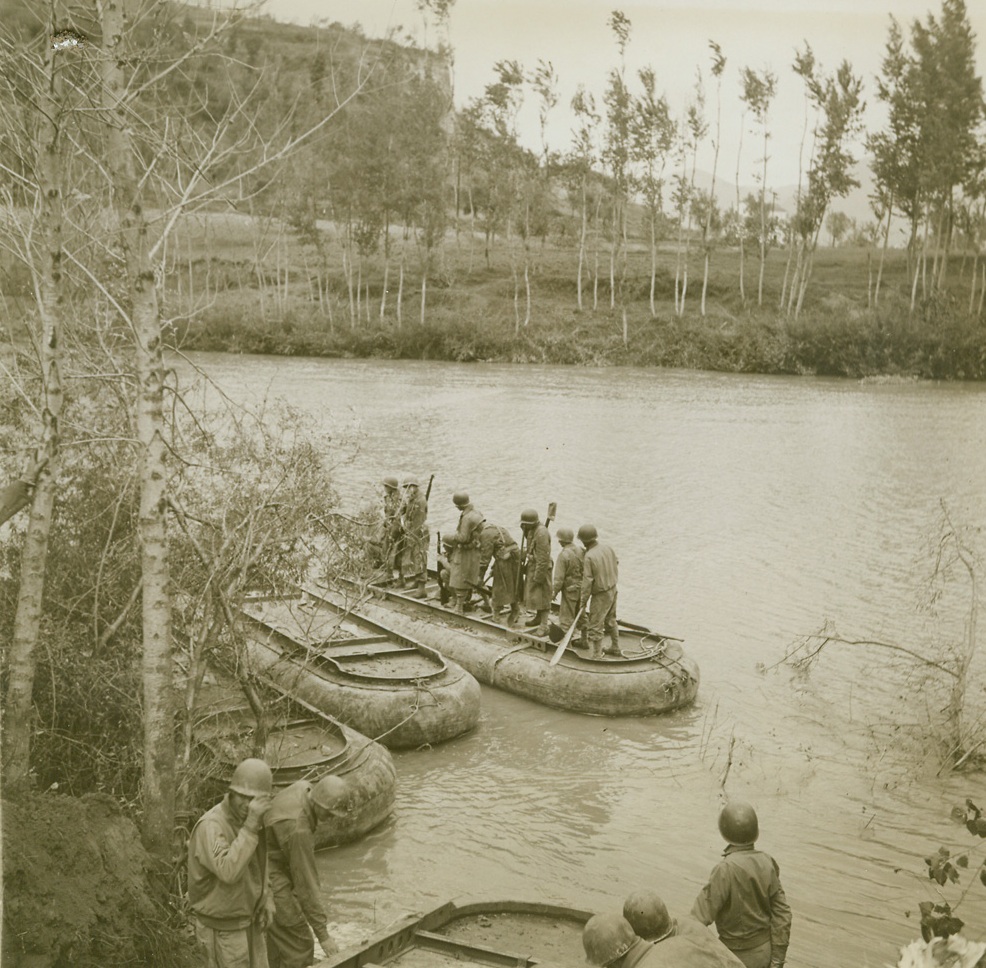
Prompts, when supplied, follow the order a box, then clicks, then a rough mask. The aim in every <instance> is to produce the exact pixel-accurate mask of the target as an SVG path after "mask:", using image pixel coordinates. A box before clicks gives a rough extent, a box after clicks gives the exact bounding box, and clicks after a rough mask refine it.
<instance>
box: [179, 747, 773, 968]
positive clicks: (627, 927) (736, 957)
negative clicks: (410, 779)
mask: <svg viewBox="0 0 986 968" xmlns="http://www.w3.org/2000/svg"><path fill="white" fill-rule="evenodd" d="M272 780H273V777H272V775H271V770H270V767H269V766H268V765H267V764H266V763H265V762H264V761H263V760H259V759H252V758H251V759H246V760H243V761H242V762H241V763H240V764H239V765H238V766H237V767H236V770H235V771H234V772H233V776H232V779H231V780H230V785H229V790H228V792H227V793H226V795H225V797H224V798H223V799H222V800H221V801H220V802H219V803H217V804H216V805H215V806H214V807H212V808H211V809H210V810H208V811H206V813H205V814H203V815H202V817H201V818H200V819H199V821H198V823H196V825H195V827H194V828H193V830H192V833H191V836H190V837H189V842H188V900H189V905H190V907H191V912H192V917H193V921H194V925H195V937H196V942H197V946H198V955H199V964H200V965H201V968H306V966H309V965H311V964H312V963H313V961H314V960H315V942H316V941H317V942H318V945H319V947H320V948H321V949H322V953H323V954H325V955H326V956H328V955H331V954H333V953H335V952H336V951H337V950H338V949H337V947H336V945H335V943H334V942H333V941H332V939H331V938H330V936H329V933H328V930H327V921H326V913H325V907H324V903H323V901H322V896H321V893H322V892H321V886H320V884H319V878H318V872H317V870H316V867H315V857H314V846H315V832H316V830H317V828H318V826H319V825H320V824H331V823H333V822H334V821H335V822H339V820H340V819H341V818H344V817H345V816H346V815H347V813H348V810H349V809H350V803H349V801H350V799H351V791H350V790H349V788H348V785H347V783H346V781H345V780H344V779H342V778H341V777H339V776H335V775H332V774H329V775H327V776H323V777H322V778H321V779H320V780H319V781H318V782H317V783H314V784H312V783H309V782H308V781H306V780H298V781H297V782H295V783H293V784H291V785H290V786H288V787H286V788H284V789H283V790H280V791H279V792H277V793H276V794H275V793H274V790H273V782H272ZM719 831H720V833H721V834H722V837H723V839H724V840H725V841H726V844H727V846H726V849H725V851H724V852H723V858H722V860H721V861H720V862H719V863H718V864H716V866H715V867H714V868H713V870H712V872H711V874H710V875H709V879H708V882H707V883H706V884H705V886H704V887H703V888H702V889H701V891H700V892H699V894H698V896H697V897H696V899H695V903H694V904H693V905H692V909H691V912H690V914H689V916H688V917H680V918H673V917H671V915H670V914H669V912H668V909H667V907H666V906H665V904H664V902H663V900H662V899H661V897H660V896H659V895H657V894H656V893H654V892H652V891H643V892H637V893H635V894H631V895H630V896H629V897H628V898H627V899H626V901H625V903H624V905H623V911H622V913H621V914H619V913H616V912H615V911H614V912H611V913H610V912H607V913H602V914H596V915H594V916H593V917H591V918H589V920H588V921H587V922H586V924H585V927H584V929H583V932H582V944H583V947H584V949H585V954H586V961H587V962H588V964H589V965H592V966H595V968H783V966H784V961H785V957H786V955H787V948H788V943H789V940H790V934H791V908H790V906H789V905H788V903H787V899H786V897H785V895H784V889H783V887H782V886H781V881H780V869H779V868H778V865H777V862H776V861H775V860H774V858H773V857H771V856H770V854H768V853H766V852H764V851H762V850H758V849H757V846H756V841H757V839H758V837H759V833H760V831H759V822H758V819H757V814H756V811H755V810H754V809H753V807H752V806H751V805H750V804H748V803H743V802H740V801H731V802H729V803H727V804H726V806H725V807H723V809H722V811H721V812H720V814H719ZM712 924H714V925H715V928H716V931H715V935H713V934H712V932H710V931H709V930H708V929H707V927H708V926H709V925H712Z"/></svg>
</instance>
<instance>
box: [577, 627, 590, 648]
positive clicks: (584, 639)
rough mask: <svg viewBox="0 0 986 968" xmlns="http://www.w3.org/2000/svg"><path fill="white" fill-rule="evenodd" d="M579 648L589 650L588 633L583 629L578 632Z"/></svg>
mask: <svg viewBox="0 0 986 968" xmlns="http://www.w3.org/2000/svg"><path fill="white" fill-rule="evenodd" d="M579 648H580V649H588V648H589V633H588V632H586V630H585V629H582V631H581V632H579Z"/></svg>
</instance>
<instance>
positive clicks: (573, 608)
mask: <svg viewBox="0 0 986 968" xmlns="http://www.w3.org/2000/svg"><path fill="white" fill-rule="evenodd" d="M556 537H557V538H558V544H560V545H561V551H559V552H558V559H557V561H555V571H554V575H553V576H552V584H551V589H552V592H553V593H554V595H559V596H560V598H559V599H558V625H559V629H560V631H561V633H562V634H561V635H559V637H558V638H559V641H560V640H561V639H562V638H563V637H564V633H565V632H567V631H568V630H569V629H570V628H571V626H572V622H574V621H575V617H576V616H577V615H578V613H579V598H580V597H581V595H582V559H583V558H584V557H585V549H583V548H580V547H579V546H578V545H577V544H576V543H575V532H574V531H573V530H572V529H571V528H559V529H558V532H557V534H556ZM579 628H580V629H581V633H580V640H579V645H580V646H582V647H583V648H585V647H586V646H587V645H588V644H589V640H588V638H587V637H586V631H585V620H584V618H581V619H579Z"/></svg>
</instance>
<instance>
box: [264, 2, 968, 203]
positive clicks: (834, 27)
mask: <svg viewBox="0 0 986 968" xmlns="http://www.w3.org/2000/svg"><path fill="white" fill-rule="evenodd" d="M967 7H968V9H969V18H970V21H971V23H972V26H973V30H974V31H975V32H976V35H977V38H978V42H977V53H978V63H979V72H980V75H981V76H982V75H983V74H986V52H984V50H983V44H984V39H983V38H984V37H986V0H971V2H970V0H967ZM614 9H619V10H622V11H623V12H624V13H625V14H626V15H627V16H628V17H629V18H630V21H631V24H632V28H631V38H630V44H629V47H628V49H627V66H628V69H629V70H628V73H629V72H631V71H632V72H635V71H636V70H637V69H638V68H639V67H642V66H646V65H650V66H652V67H653V68H654V69H655V71H656V73H657V78H658V89H659V90H660V91H663V92H664V93H665V94H666V95H667V97H668V100H669V103H670V104H671V106H672V109H673V110H674V111H675V112H676V113H680V112H682V111H683V109H684V107H685V105H686V103H687V100H688V98H689V97H690V96H691V94H692V91H693V90H694V84H695V78H696V71H697V70H698V69H699V68H701V70H702V74H703V80H704V84H705V90H706V115H707V118H708V120H709V123H710V130H712V131H714V124H715V88H714V87H713V82H712V77H711V74H710V72H709V66H710V63H711V60H710V55H709V48H708V42H709V40H710V39H711V40H715V41H717V42H718V43H719V44H720V46H721V47H722V50H723V53H724V54H725V56H726V58H727V66H726V73H725V75H724V78H723V94H722V103H723V110H722V152H721V153H720V160H719V177H720V179H723V178H725V179H726V180H727V181H731V180H732V178H733V176H734V173H735V170H736V164H737V147H738V145H739V134H740V130H741V127H742V125H741V104H740V101H739V86H738V77H739V72H740V70H741V69H742V68H743V67H751V68H753V69H754V70H757V71H762V70H764V69H769V70H771V71H772V72H773V73H774V74H775V75H776V76H777V95H776V97H775V99H774V102H773V106H772V109H771V122H770V123H771V128H772V131H773V137H772V141H771V147H770V160H769V162H768V182H770V183H772V184H774V185H778V186H779V185H783V184H793V183H794V182H796V181H797V171H798V145H799V143H800V140H801V133H802V129H803V125H804V101H803V96H802V87H801V81H800V79H799V78H798V77H797V76H796V75H795V74H794V73H793V72H792V70H791V63H792V60H793V56H794V52H795V49H796V48H799V47H803V45H804V42H805V41H806V40H807V42H808V43H809V44H810V45H811V47H812V49H813V50H814V52H815V56H816V59H817V60H818V62H819V63H820V64H821V66H822V67H823V68H824V69H825V70H826V71H833V70H835V68H836V67H837V66H838V64H839V63H840V61H841V60H842V59H843V58H847V59H848V60H849V61H850V63H851V64H852V65H853V68H854V69H855V71H856V72H857V73H859V74H861V75H862V76H863V78H864V82H865V96H866V100H867V102H868V103H869V104H870V105H871V107H870V110H869V111H868V115H867V121H868V123H869V124H870V125H872V126H874V127H878V126H879V125H880V124H881V123H882V115H880V114H879V113H877V105H876V95H875V86H874V84H873V76H874V75H875V74H877V73H878V72H879V69H880V61H881V58H882V56H883V48H884V44H885V42H886V38H887V28H888V25H889V22H890V15H891V13H892V14H893V15H894V16H895V17H896V18H897V19H898V20H899V21H901V22H902V23H903V24H905V25H909V24H910V22H911V21H912V20H913V19H914V18H916V17H917V18H920V19H922V20H923V19H924V18H925V17H926V16H927V14H928V13H929V12H931V13H934V14H935V15H938V14H939V13H940V2H938V3H935V4H930V3H928V2H926V0H687V2H681V0H679V2H673V0H634V2H625V3H619V2H618V0H457V2H456V3H455V5H454V6H453V8H452V14H451V22H450V37H451V42H452V46H453V48H454V50H455V96H456V103H457V105H458V106H460V107H461V106H463V105H464V104H466V103H467V102H468V101H469V99H471V98H473V97H476V96H479V95H481V94H482V92H483V89H484V87H485V85H486V84H488V83H490V82H491V81H492V80H493V77H494V75H493V65H494V63H495V62H496V61H498V60H502V59H514V60H518V61H520V62H521V64H522V65H523V66H524V67H525V68H528V69H532V68H534V67H535V66H536V65H537V62H538V60H539V59H544V60H547V61H550V62H551V63H552V64H553V66H554V69H555V72H556V74H557V75H558V78H559V91H560V94H561V99H560V102H559V106H558V108H557V109H556V110H555V112H554V118H553V122H552V125H551V128H550V132H549V141H550V143H551V147H552V148H553V149H556V150H567V149H568V147H569V146H570V141H571V135H570V132H571V128H572V116H571V113H570V111H569V110H568V103H569V101H570V100H571V97H572V95H573V94H574V93H575V90H576V87H577V85H578V84H579V83H582V84H584V85H585V86H586V88H587V89H588V90H590V91H592V92H593V93H594V94H595V96H596V100H597V104H601V100H602V92H603V90H604V88H605V80H606V74H607V72H608V71H609V70H610V69H612V68H613V67H614V66H615V65H616V63H617V50H616V45H615V43H614V40H613V36H612V34H611V32H610V31H609V28H608V26H607V21H608V19H609V15H610V12H611V11H612V10H614ZM265 10H266V12H267V13H269V14H270V15H271V16H273V17H275V18H276V19H279V20H290V21H293V22H295V23H301V24H309V23H315V22H320V21H327V22H332V21H338V22H340V23H342V24H346V25H349V24H353V23H356V22H358V23H360V24H361V25H362V28H363V30H364V32H365V33H366V34H367V35H368V36H382V35H384V34H386V33H387V32H388V31H392V30H393V31H397V32H398V35H403V34H405V33H410V34H412V35H413V36H414V37H415V38H416V40H417V41H418V42H419V43H420V42H422V41H423V40H424V39H425V34H424V28H423V24H422V18H421V15H420V14H419V13H418V12H417V9H416V3H415V0H266V5H265ZM435 39H436V38H435V37H434V34H432V35H431V36H429V37H428V38H427V41H428V43H429V44H432V45H433V44H434V42H435ZM527 107H528V110H526V111H525V113H524V115H523V116H522V119H521V124H522V140H524V141H526V142H527V143H528V144H529V145H530V146H531V147H537V142H538V126H537V116H536V110H535V108H534V103H533V100H532V101H531V103H530V104H529V105H528V106H527ZM761 154H762V152H761V151H760V150H759V149H758V147H757V146H756V145H755V144H754V139H753V137H752V136H751V135H749V134H745V135H744V142H743V149H742V169H743V174H742V180H743V181H744V183H749V182H750V181H751V177H750V173H752V171H753V170H754V169H755V168H756V167H757V163H756V159H757V158H759V157H760V156H761ZM857 156H858V157H862V156H863V151H862V148H861V147H860V149H859V151H858V152H857ZM700 164H702V165H703V166H704V167H706V168H707V169H710V168H711V155H710V154H709V155H707V156H706V157H705V158H701V159H700Z"/></svg>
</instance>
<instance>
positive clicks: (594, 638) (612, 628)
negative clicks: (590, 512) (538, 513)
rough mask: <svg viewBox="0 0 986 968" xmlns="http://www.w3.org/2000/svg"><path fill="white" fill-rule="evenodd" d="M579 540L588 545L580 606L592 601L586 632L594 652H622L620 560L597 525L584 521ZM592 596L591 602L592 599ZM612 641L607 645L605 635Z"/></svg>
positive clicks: (583, 565) (585, 545)
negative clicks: (618, 589)
mask: <svg viewBox="0 0 986 968" xmlns="http://www.w3.org/2000/svg"><path fill="white" fill-rule="evenodd" d="M579 541H580V542H581V543H582V547H583V548H585V555H584V556H583V558H582V591H581V594H580V596H579V608H582V606H584V605H587V604H588V609H589V612H588V615H587V616H586V622H585V625H586V636H587V638H588V641H589V651H590V655H591V656H592V657H593V658H594V659H600V658H602V656H603V653H604V652H605V653H606V654H609V655H620V630H619V628H618V626H617V624H616V582H617V579H618V578H619V567H618V566H619V560H618V559H617V557H616V552H615V551H613V549H612V548H611V547H610V546H609V545H608V544H603V543H602V542H601V541H600V540H599V533H598V532H597V531H596V528H595V525H592V524H583V525H582V527H581V528H579ZM590 599H591V602H590ZM604 635H606V636H608V637H609V640H610V644H609V645H608V646H606V648H605V650H604V649H603V645H602V643H603V636H604Z"/></svg>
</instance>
